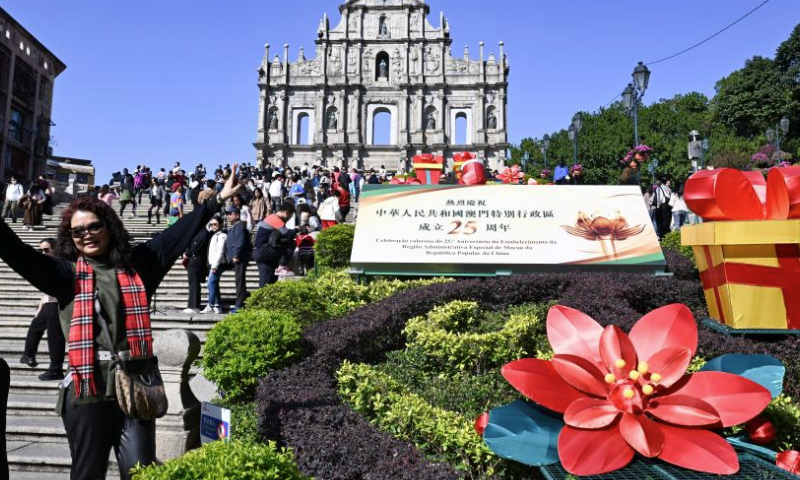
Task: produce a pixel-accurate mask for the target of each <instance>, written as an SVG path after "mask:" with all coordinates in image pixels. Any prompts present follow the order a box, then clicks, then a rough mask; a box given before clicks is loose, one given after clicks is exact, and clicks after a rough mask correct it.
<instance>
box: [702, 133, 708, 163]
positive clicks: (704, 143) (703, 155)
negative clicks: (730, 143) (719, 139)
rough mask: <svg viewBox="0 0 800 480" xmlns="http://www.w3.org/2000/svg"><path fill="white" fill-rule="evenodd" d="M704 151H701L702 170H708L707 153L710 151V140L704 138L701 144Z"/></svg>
mask: <svg viewBox="0 0 800 480" xmlns="http://www.w3.org/2000/svg"><path fill="white" fill-rule="evenodd" d="M701 145H702V147H703V148H702V149H700V170H703V169H704V168H706V152H707V151H708V139H707V138H704V139H703V141H702V142H701Z"/></svg>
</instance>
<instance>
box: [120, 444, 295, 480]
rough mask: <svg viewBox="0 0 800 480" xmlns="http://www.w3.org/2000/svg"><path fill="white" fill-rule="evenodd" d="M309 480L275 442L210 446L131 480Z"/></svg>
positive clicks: (138, 473) (136, 474)
mask: <svg viewBox="0 0 800 480" xmlns="http://www.w3.org/2000/svg"><path fill="white" fill-rule="evenodd" d="M228 479H231V480H233V479H236V480H309V479H308V477H305V476H303V475H301V474H300V471H299V470H298V469H297V465H296V464H295V462H294V456H293V455H292V454H291V452H289V451H288V450H285V449H279V448H278V447H277V446H276V445H275V443H274V442H270V443H268V444H266V445H254V444H249V443H242V442H237V441H235V440H233V441H231V442H213V443H208V444H206V445H203V447H201V448H200V449H198V450H192V451H191V452H189V453H187V454H186V455H184V456H182V457H179V458H176V459H174V460H170V461H168V462H166V463H165V464H163V465H150V466H148V467H136V468H134V471H133V480H228Z"/></svg>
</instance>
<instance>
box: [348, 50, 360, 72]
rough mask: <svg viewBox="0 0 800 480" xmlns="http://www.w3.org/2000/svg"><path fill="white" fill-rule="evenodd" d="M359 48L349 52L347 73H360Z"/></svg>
mask: <svg viewBox="0 0 800 480" xmlns="http://www.w3.org/2000/svg"><path fill="white" fill-rule="evenodd" d="M357 52H358V51H357V50H355V49H352V50H350V51H349V52H347V73H350V74H352V73H358V56H357V55H356V54H357Z"/></svg>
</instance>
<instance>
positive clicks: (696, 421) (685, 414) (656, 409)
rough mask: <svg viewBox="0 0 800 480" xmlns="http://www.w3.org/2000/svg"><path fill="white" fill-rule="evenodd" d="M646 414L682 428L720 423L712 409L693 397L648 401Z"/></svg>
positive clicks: (670, 396)
mask: <svg viewBox="0 0 800 480" xmlns="http://www.w3.org/2000/svg"><path fill="white" fill-rule="evenodd" d="M647 413H649V414H651V415H653V416H654V417H657V418H659V419H661V420H664V421H665V422H669V423H673V424H675V425H682V426H684V427H706V426H711V425H717V424H718V423H720V418H719V414H718V413H717V411H716V410H714V407H712V406H711V405H709V404H708V403H706V402H704V401H703V400H700V399H699V398H695V397H687V396H686V395H669V396H666V397H659V398H654V399H652V400H650V404H649V405H648V407H647Z"/></svg>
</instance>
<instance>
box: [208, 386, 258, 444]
mask: <svg viewBox="0 0 800 480" xmlns="http://www.w3.org/2000/svg"><path fill="white" fill-rule="evenodd" d="M211 403H213V404H214V405H218V406H220V407H224V408H228V409H230V411H231V426H232V428H231V431H230V438H231V440H238V441H240V442H243V443H261V442H262V439H261V437H260V436H259V435H258V411H256V403H255V402H243V403H237V402H235V401H233V400H232V399H230V397H229V398H224V399H223V398H215V399H214V400H212V401H211Z"/></svg>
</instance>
